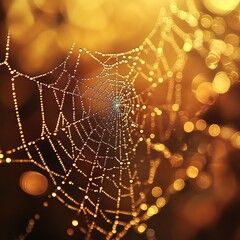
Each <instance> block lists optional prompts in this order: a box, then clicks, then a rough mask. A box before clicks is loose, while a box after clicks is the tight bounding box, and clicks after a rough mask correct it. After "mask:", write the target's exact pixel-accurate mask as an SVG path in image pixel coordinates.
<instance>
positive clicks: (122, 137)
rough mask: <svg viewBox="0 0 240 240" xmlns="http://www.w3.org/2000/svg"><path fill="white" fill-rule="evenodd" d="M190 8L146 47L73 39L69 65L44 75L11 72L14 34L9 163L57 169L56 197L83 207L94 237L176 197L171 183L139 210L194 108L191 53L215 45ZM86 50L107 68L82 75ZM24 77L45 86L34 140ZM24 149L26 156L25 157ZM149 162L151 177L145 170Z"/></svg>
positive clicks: (112, 234) (113, 232)
mask: <svg viewBox="0 0 240 240" xmlns="http://www.w3.org/2000/svg"><path fill="white" fill-rule="evenodd" d="M186 5H187V7H186V8H187V9H188V10H187V11H183V10H179V9H178V8H177V5H176V4H175V3H173V4H172V5H171V6H170V9H165V8H162V9H161V11H160V15H159V18H158V21H157V23H156V25H155V27H154V29H153V31H152V32H151V33H150V35H149V36H148V37H147V38H146V39H145V40H144V42H143V43H142V44H141V45H140V46H139V47H138V48H135V49H133V50H131V51H129V52H125V53H118V54H103V53H100V52H91V51H89V50H87V49H79V51H78V53H77V54H75V53H76V50H75V48H76V47H75V46H74V45H73V47H72V49H71V50H70V53H69V55H68V56H67V58H66V59H65V60H64V61H63V63H61V64H60V65H59V66H57V67H56V68H54V69H52V70H50V71H49V72H47V73H44V74H41V75H39V76H35V77H31V76H28V75H25V74H22V73H20V72H18V71H16V70H13V69H11V67H10V65H9V64H8V51H9V40H10V38H8V43H7V48H6V50H7V53H6V58H5V61H4V62H3V63H2V64H1V65H7V66H8V68H9V70H10V73H11V75H12V96H13V101H14V106H15V112H16V117H17V122H18V128H19V133H20V135H21V141H22V145H21V146H19V147H16V148H14V149H11V150H8V151H6V154H5V156H4V157H5V158H4V159H2V162H7V163H10V162H11V163H13V162H20V163H23V162H30V163H33V164H35V165H37V166H39V167H40V168H42V169H43V170H45V171H46V172H48V174H49V176H50V178H51V180H52V182H53V184H54V186H55V190H54V191H53V193H52V195H51V197H53V198H57V199H58V200H59V201H60V202H62V203H63V204H64V205H65V206H66V207H68V208H70V209H72V210H74V211H76V212H77V214H78V215H79V219H80V222H81V224H80V230H81V231H82V232H83V233H84V234H85V236H86V239H90V238H91V236H101V237H103V236H105V237H106V239H112V238H115V239H120V238H122V237H123V236H124V235H125V233H126V232H127V230H128V229H129V228H130V227H131V226H132V225H136V224H138V223H139V222H141V221H143V220H146V219H148V218H149V217H151V216H152V215H154V214H156V213H157V212H158V209H159V208H161V207H162V206H163V205H164V204H165V201H167V199H168V196H169V191H168V188H166V191H165V193H163V197H161V200H162V202H161V204H157V205H152V206H150V207H149V208H148V209H146V211H143V210H142V209H141V208H140V205H141V204H142V203H144V202H146V196H145V194H147V193H146V192H145V190H144V189H148V188H147V187H146V186H150V185H151V184H152V183H153V182H154V181H155V177H156V176H155V175H156V172H157V170H158V168H159V165H160V164H161V160H162V159H163V160H166V159H169V158H170V157H171V156H172V155H173V154H174V152H172V151H170V150H169V148H168V146H167V143H168V141H169V139H170V138H171V136H172V131H173V129H175V128H176V127H177V126H178V125H179V121H178V120H179V116H180V115H181V116H182V115H184V114H186V115H187V113H184V112H183V111H181V101H182V96H181V90H182V78H183V73H182V71H183V68H184V64H185V62H186V53H187V52H189V51H191V50H192V49H195V50H197V51H198V52H199V53H200V54H202V55H204V53H205V52H209V50H208V49H207V47H206V46H204V43H203V36H202V30H201V28H202V26H201V25H200V23H199V20H201V16H202V15H201V14H200V13H199V12H198V10H197V8H196V7H195V5H194V3H193V1H191V0H189V1H186ZM182 24H185V25H186V26H185V29H189V33H188V32H186V31H183V30H182V28H181V27H180V26H181V25H182ZM205 55H206V54H205ZM206 56H207V55H206ZM84 57H90V58H91V59H92V60H91V61H92V62H93V64H94V65H96V66H97V69H99V72H98V73H97V74H96V75H95V76H91V77H86V78H83V77H81V59H82V58H84ZM73 59H74V60H73ZM72 61H74V62H75V66H74V69H71V62H72ZM22 79H25V80H28V81H29V82H31V84H34V85H35V86H36V89H37V90H38V93H37V94H38V95H37V96H38V99H39V103H38V105H37V107H36V108H37V109H38V111H39V113H40V115H41V123H40V124H39V126H41V129H38V130H36V131H38V132H39V137H38V138H37V139H35V140H32V139H28V136H26V134H25V128H26V126H24V124H23V123H22V119H21V114H22V113H21V109H20V108H19V105H18V100H19V98H20V97H21V96H20V95H19V93H17V92H16V88H17V87H16V83H18V82H19V81H21V80H22ZM159 94H161V96H159ZM50 112H51V118H50V117H48V115H49V113H50ZM138 152H140V153H138ZM143 152H144V153H143ZM25 153H26V154H27V156H26V157H23V159H19V158H18V157H17V156H18V154H20V156H24V154H25ZM21 154H22V155H21ZM141 154H143V155H144V160H142V157H141V156H140V155H141ZM49 156H51V157H49ZM140 160H141V161H140ZM141 165H142V166H144V167H146V169H145V171H148V174H147V175H146V174H145V175H144V174H142V173H141V171H140V170H139V169H140V168H141ZM174 181H176V179H172V182H171V183H170V184H169V185H171V184H172V183H173V182H174ZM149 209H152V210H153V211H150V212H149ZM147 211H148V214H146V212H147ZM83 219H84V221H83Z"/></svg>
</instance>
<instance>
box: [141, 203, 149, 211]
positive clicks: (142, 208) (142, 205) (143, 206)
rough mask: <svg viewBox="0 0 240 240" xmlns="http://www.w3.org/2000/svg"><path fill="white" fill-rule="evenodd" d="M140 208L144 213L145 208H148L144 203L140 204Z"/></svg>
mask: <svg viewBox="0 0 240 240" xmlns="http://www.w3.org/2000/svg"><path fill="white" fill-rule="evenodd" d="M140 208H141V210H143V211H146V210H147V208H148V206H147V204H146V203H142V204H141V205H140Z"/></svg>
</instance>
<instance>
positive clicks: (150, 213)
mask: <svg viewBox="0 0 240 240" xmlns="http://www.w3.org/2000/svg"><path fill="white" fill-rule="evenodd" d="M157 213H158V208H157V207H156V206H155V205H152V206H151V207H150V208H149V209H148V210H147V215H148V216H149V217H151V216H153V215H155V214H157Z"/></svg>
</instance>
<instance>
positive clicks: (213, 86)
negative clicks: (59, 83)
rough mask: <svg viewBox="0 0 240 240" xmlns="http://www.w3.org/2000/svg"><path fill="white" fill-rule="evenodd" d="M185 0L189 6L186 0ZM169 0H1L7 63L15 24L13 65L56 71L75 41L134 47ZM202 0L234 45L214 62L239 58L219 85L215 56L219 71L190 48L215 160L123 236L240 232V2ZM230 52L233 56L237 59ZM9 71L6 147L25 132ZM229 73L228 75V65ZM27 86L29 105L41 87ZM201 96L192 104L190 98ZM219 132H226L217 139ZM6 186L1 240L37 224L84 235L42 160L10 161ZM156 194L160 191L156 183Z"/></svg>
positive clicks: (51, 233)
mask: <svg viewBox="0 0 240 240" xmlns="http://www.w3.org/2000/svg"><path fill="white" fill-rule="evenodd" d="M178 2H179V4H180V6H181V4H182V2H184V1H178ZM168 4H169V1H167V0H165V1H157V0H131V1H128V0H122V1H117V0H98V1H96V0H60V1H47V0H11V1H9V0H2V1H1V2H0V33H1V35H0V46H1V48H0V49H1V50H0V62H2V61H3V60H4V57H5V45H6V39H7V34H8V30H9V31H10V33H11V44H10V46H11V47H10V59H9V63H10V65H11V66H12V67H13V68H14V69H17V70H18V71H20V72H23V73H26V74H28V75H30V76H34V75H37V74H41V73H44V72H47V71H49V70H51V69H52V68H54V67H55V66H57V65H58V64H60V63H61V62H62V61H63V60H64V59H65V57H66V55H67V54H68V52H69V50H70V48H71V46H72V44H73V42H76V43H77V46H79V47H84V48H87V49H91V50H97V51H101V52H105V53H112V52H113V53H119V52H123V51H128V50H130V49H132V48H134V47H137V46H139V45H140V44H141V43H142V42H143V40H144V38H145V37H146V36H147V35H148V33H149V32H150V31H151V30H152V28H153V26H154V24H155V22H156V20H157V17H158V14H159V10H160V8H161V7H163V6H167V5H168ZM196 4H197V7H198V8H199V10H200V11H203V12H205V13H206V15H205V17H203V18H202V22H201V24H202V26H203V27H205V28H206V29H207V30H206V38H207V36H208V35H209V34H210V32H213V33H214V34H216V35H217V38H219V39H221V40H222V41H223V42H224V43H225V44H226V46H225V47H224V48H226V49H225V52H224V53H223V55H224V56H223V58H221V59H220V57H219V56H217V57H216V56H215V55H214V56H213V58H214V57H215V58H214V59H213V60H212V59H210V60H209V58H208V60H209V61H210V63H211V64H212V63H213V62H214V61H215V59H216V58H219V59H218V61H222V64H225V66H228V65H229V66H230V70H231V74H232V75H231V86H230V83H229V84H226V82H228V81H227V80H226V81H224V84H225V85H224V84H223V87H222V85H221V84H220V87H219V81H218V79H219V77H218V76H219V72H220V73H221V68H217V66H216V68H215V67H214V66H212V65H211V64H210V69H211V70H213V71H215V72H210V71H209V62H208V61H207V60H206V61H205V59H204V57H203V56H200V55H198V54H196V53H189V58H188V61H187V62H186V66H185V68H184V74H185V75H186V78H185V79H186V83H185V85H183V87H184V94H186V95H185V101H184V102H183V104H185V105H184V106H183V107H184V109H187V111H188V112H189V113H193V112H194V113H196V112H197V111H198V110H200V109H201V110H202V108H204V111H201V114H202V116H201V117H202V119H203V122H202V124H199V127H198V128H199V129H201V126H202V125H204V124H206V123H207V124H208V125H209V126H212V128H208V133H209V137H210V140H209V139H208V140H207V142H208V143H207V146H205V147H204V151H206V152H204V151H203V152H202V155H204V154H205V155H206V156H207V157H205V158H204V159H200V160H198V161H201V162H202V161H208V162H207V164H206V168H205V169H204V170H203V171H202V172H201V174H196V176H195V174H194V169H188V171H189V172H188V173H187V174H188V176H189V177H190V180H189V181H187V182H186V186H185V188H184V189H183V190H182V191H181V192H179V193H177V194H174V195H173V196H172V197H171V198H170V200H169V202H168V204H166V206H164V208H162V209H161V211H160V212H159V213H158V214H156V215H154V216H153V217H152V218H150V219H149V220H148V221H147V222H146V223H143V224H141V225H139V226H138V227H136V228H132V229H131V230H130V231H129V232H128V233H127V235H126V236H125V237H124V239H127V240H128V239H131V240H132V239H143V240H145V239H147V240H154V239H157V240H161V239H162V240H210V239H211V240H239V239H240V189H239V186H240V185H239V181H240V132H239V131H240V107H239V106H240V86H239V70H240V68H239V65H238V64H239V61H240V50H239V34H240V7H239V1H237V0H228V1H223V0H220V1H215V0H204V1H202V2H199V1H196ZM223 33H224V34H223ZM218 44H219V45H220V46H222V45H221V44H220V43H218ZM219 48H221V47H219ZM210 57H212V56H210ZM226 59H231V60H232V59H234V64H232V62H231V61H226ZM230 63H231V64H230ZM85 66H86V67H85V69H84V73H83V74H85V75H88V74H91V72H94V69H92V68H91V66H88V62H87V60H86V63H85ZM193 66H194V68H193ZM217 74H218V75H217ZM9 75H10V74H9V73H8V71H7V70H6V69H5V68H4V67H1V68H0V89H1V90H0V93H1V94H0V106H1V108H0V109H1V112H0V131H1V134H0V135H1V136H0V147H1V148H2V149H7V148H8V147H9V146H12V143H13V142H14V141H15V134H14V133H16V135H17V132H18V129H17V126H16V123H15V116H14V115H15V113H14V111H13V106H12V103H11V89H10V87H9V86H8V85H7V84H5V83H4V79H7V78H9ZM220 76H221V79H224V78H225V79H226V78H227V79H228V77H226V76H225V75H224V73H221V74H220ZM220 82H221V81H220ZM24 84H26V83H25V82H23V85H22V87H21V91H22V97H21V102H20V103H19V104H20V105H21V106H24V107H25V109H26V110H25V111H28V109H29V108H31V106H30V107H29V102H31V99H32V97H33V95H34V89H33V88H32V87H31V86H27V84H26V86H25V85H24ZM193 98H194V100H193V101H190V102H191V104H189V99H190V100H192V99H193ZM5 113H7V114H8V115H7V116H6V114H5ZM35 117H36V116H35ZM30 119H34V117H32V118H30ZM29 122H30V121H29ZM30 124H31V123H30ZM213 124H217V125H213ZM218 126H220V127H221V130H220V127H218ZM189 128H190V129H191V124H190V126H188V125H186V126H185V130H186V132H187V133H189V132H191V131H189ZM29 129H31V130H30V131H32V129H34V124H33V126H31V125H29ZM218 131H219V132H220V131H221V134H219V133H218ZM216 132H217V133H216ZM196 135H197V137H198V141H200V142H201V141H203V142H204V141H205V140H204V139H205V138H203V137H201V134H198V133H192V135H190V136H187V137H186V141H189V142H191V141H192V140H193V139H195V138H196ZM218 135H219V136H220V137H219V138H218V137H216V136H218ZM211 137H214V138H212V139H211ZM0 154H1V153H0ZM195 157H196V158H197V157H199V156H195ZM0 158H1V156H0ZM178 160H179V159H177V160H176V161H178ZM9 161H10V160H9ZM0 193H1V194H0V238H1V239H2V240H10V239H16V238H20V239H24V235H22V236H21V234H24V233H25V232H31V231H32V229H33V228H34V230H33V232H32V233H31V234H30V235H29V236H28V238H27V239H32V240H34V239H35V240H37V239H42V240H50V239H59V240H61V239H63V240H64V239H82V238H83V237H82V235H80V233H79V232H78V231H77V230H76V227H77V226H76V225H77V223H76V222H74V221H72V219H74V214H75V213H74V212H71V211H69V209H67V208H65V207H64V206H63V205H62V204H61V203H59V202H56V201H53V200H49V199H48V197H47V196H48V194H49V193H51V183H50V181H49V179H48V176H47V175H46V173H45V172H44V171H41V170H39V169H38V168H37V167H34V166H32V165H31V166H28V165H25V164H16V165H14V164H12V165H4V164H2V165H1V167H0ZM151 194H152V195H153V197H154V196H155V195H156V196H157V197H158V193H157V189H155V191H152V192H151ZM46 202H48V203H46ZM143 207H144V206H143ZM19 236H20V237H19Z"/></svg>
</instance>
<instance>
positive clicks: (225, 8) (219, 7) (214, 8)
mask: <svg viewBox="0 0 240 240" xmlns="http://www.w3.org/2000/svg"><path fill="white" fill-rule="evenodd" d="M239 2H240V1H239V0H227V1H226V0H204V1H203V3H204V5H205V7H206V8H207V9H208V10H209V11H211V12H212V13H216V14H221V15H226V14H229V13H230V12H231V11H233V10H234V9H235V8H236V7H237V5H238V4H239Z"/></svg>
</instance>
